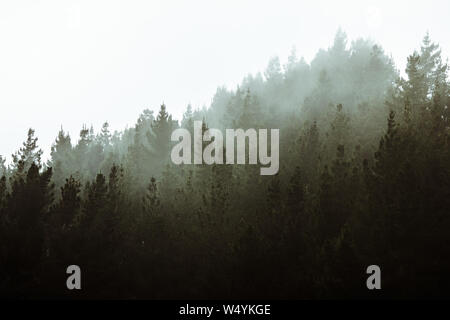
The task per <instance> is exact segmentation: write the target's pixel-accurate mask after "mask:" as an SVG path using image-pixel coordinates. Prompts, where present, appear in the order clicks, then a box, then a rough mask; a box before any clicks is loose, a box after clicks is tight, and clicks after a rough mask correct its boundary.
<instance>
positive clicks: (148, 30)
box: [0, 0, 450, 160]
mask: <svg viewBox="0 0 450 320" xmlns="http://www.w3.org/2000/svg"><path fill="white" fill-rule="evenodd" d="M449 12H450V1H448V0H443V1H437V0H436V1H433V0H427V1H424V0H421V1H411V0H410V1H398V0H396V1H392V0H389V1H385V0H377V1H361V0H356V1H320V0H314V1H281V0H277V1H262V0H256V1H250V0H226V1H219V0H209V1H208V0H205V1H200V0H189V1H169V0H162V1H156V0H148V1H139V0H125V1H119V0H107V1H106V0H105V1H99V0H89V1H75V0H74V1H69V0H55V1H49V0H42V1H39V0H29V1H25V0H0V112H1V113H0V137H1V140H0V154H2V155H4V156H5V155H6V156H7V157H8V160H9V159H10V155H11V153H13V152H14V151H15V150H17V149H18V148H19V146H20V144H21V142H22V141H23V140H24V139H25V137H26V131H27V128H29V127H33V128H34V129H36V133H37V135H38V137H39V144H40V146H41V147H42V148H43V149H44V150H45V152H46V155H47V156H48V152H49V147H50V144H51V143H52V142H53V140H54V139H55V137H56V135H57V132H58V130H59V128H60V126H61V125H63V127H64V129H65V130H69V132H70V133H71V136H72V140H73V141H74V142H75V141H76V140H77V138H78V133H79V130H80V128H81V126H82V124H83V123H86V124H87V125H91V124H92V125H94V128H95V129H96V131H97V129H99V128H100V125H101V124H102V123H103V122H104V121H106V120H107V121H109V122H110V124H111V126H112V129H114V130H116V129H117V130H121V129H123V128H125V126H126V125H128V126H133V125H134V123H135V121H136V119H137V117H138V115H139V113H140V112H141V111H142V110H143V109H144V108H150V109H153V110H158V109H159V106H160V104H161V103H162V102H163V101H164V102H165V103H166V105H167V107H168V109H169V111H170V112H171V113H172V114H173V115H174V116H175V117H176V118H179V117H180V116H181V114H182V112H183V111H184V110H185V108H186V106H187V104H188V103H189V102H190V103H192V105H193V106H194V107H201V106H202V105H204V104H206V105H209V103H210V101H211V98H212V97H213V95H214V93H215V91H216V88H217V87H218V86H221V85H226V86H227V87H228V88H234V87H235V86H236V85H237V84H238V83H239V82H240V81H241V80H242V78H243V77H244V76H245V75H247V74H248V73H256V72H258V71H263V70H264V69H265V67H266V65H267V63H268V61H269V59H270V58H271V57H273V56H275V55H278V56H279V57H280V59H281V61H282V63H285V61H286V59H287V56H288V54H289V52H290V50H291V48H292V46H296V47H297V54H298V55H299V56H304V57H305V58H306V60H307V61H308V62H309V61H310V60H311V59H312V58H313V57H314V54H315V53H316V52H317V50H318V49H319V48H327V47H329V46H330V45H331V43H332V41H333V38H334V34H335V32H336V30H337V29H338V27H339V26H341V27H342V29H343V30H344V31H345V32H347V35H348V37H349V40H354V39H356V38H358V37H370V38H372V39H373V40H375V41H376V42H378V43H380V44H381V45H382V46H383V47H384V48H385V50H386V51H387V52H388V53H390V54H392V56H393V57H394V60H395V61H396V63H397V66H398V67H399V68H400V69H402V70H403V69H404V65H405V63H404V62H405V61H406V56H407V55H408V54H410V53H412V51H413V50H414V48H418V47H419V45H420V41H421V39H422V38H423V36H424V34H425V32H426V31H427V30H429V32H430V35H431V37H432V39H433V40H434V41H437V42H439V43H440V45H441V47H442V49H443V53H444V57H448V53H449V51H450V36H449V30H450V28H449V26H450V20H449V19H448V14H449Z"/></svg>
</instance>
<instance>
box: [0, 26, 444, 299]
mask: <svg viewBox="0 0 450 320" xmlns="http://www.w3.org/2000/svg"><path fill="white" fill-rule="evenodd" d="M405 72H406V77H401V76H400V73H399V71H398V70H396V67H395V65H394V63H393V61H392V59H391V58H390V57H389V56H387V55H386V54H385V52H384V51H383V49H382V48H381V47H380V46H379V45H376V44H374V43H372V42H371V41H368V40H365V39H358V40H356V41H353V42H352V43H351V44H348V43H347V37H346V35H345V33H344V32H343V31H341V30H339V31H338V32H337V34H336V36H335V40H334V43H333V44H332V45H331V46H330V47H329V48H328V49H326V50H320V51H319V52H318V53H317V55H316V56H315V58H314V59H313V60H312V61H311V63H309V64H308V63H307V62H306V61H305V60H304V59H303V58H298V57H297V55H296V51H295V50H293V51H292V54H291V55H290V57H289V59H288V61H287V63H286V64H285V65H283V66H281V63H280V61H279V59H278V58H273V59H272V60H271V61H270V62H269V65H268V67H267V69H266V70H265V72H264V74H256V75H250V76H248V77H246V78H245V79H244V80H243V81H242V83H241V84H240V85H239V86H238V87H237V88H236V89H235V90H227V89H225V88H218V89H217V92H216V94H215V96H214V98H213V101H212V103H211V105H210V106H209V107H208V108H202V109H194V108H192V106H188V107H187V109H186V112H185V113H184V115H183V118H182V119H180V120H179V121H177V120H174V119H173V118H172V116H171V115H170V113H169V109H167V108H166V106H165V105H164V104H163V105H161V107H160V110H159V112H158V113H157V114H155V113H154V112H153V111H151V110H148V109H146V110H144V111H143V112H142V114H140V115H139V117H138V119H137V122H136V124H135V125H134V126H133V127H132V128H128V129H125V130H123V131H122V132H114V133H112V132H111V131H110V129H109V125H108V123H107V122H105V124H104V125H103V127H102V128H101V130H100V131H99V132H95V131H94V129H93V128H88V127H85V126H83V128H82V130H81V131H80V135H79V137H78V139H77V140H76V141H75V140H74V139H73V138H72V137H70V136H69V134H68V133H66V132H65V131H64V130H63V128H61V130H60V132H59V133H58V135H57V137H56V140H55V142H54V144H53V145H52V147H51V154H50V158H49V159H48V161H43V159H42V151H41V150H40V149H39V146H38V144H37V138H36V135H35V132H34V131H33V130H32V129H30V130H29V131H28V135H27V139H26V141H25V142H24V143H23V146H22V147H21V148H20V149H19V150H18V151H17V153H15V154H14V155H13V160H12V163H11V164H9V165H7V164H6V163H5V160H4V159H3V158H0V177H1V179H0V294H1V295H5V296H11V295H14V296H18V297H33V296H38V295H39V296H42V295H44V296H48V297H54V296H57V297H65V296H68V297H75V296H77V295H78V296H82V297H96V298H99V297H112V298H227V297H228V298H230V297H232V298H240V297H244V298H323V297H332V298H337V297H363V296H368V295H369V293H368V291H367V289H366V287H365V277H366V274H365V269H366V267H367V266H369V265H372V264H378V265H380V266H381V267H382V270H384V271H383V289H384V290H383V295H385V296H388V297H418V296H429V295H431V296H433V295H435V296H443V295H444V296H448V293H447V292H448V290H447V288H448V285H449V284H450V283H449V280H448V276H446V272H448V270H450V246H449V243H450V235H449V232H448V230H449V227H450V220H449V213H450V148H449V143H450V140H449V137H450V123H449V113H450V111H449V107H448V106H449V105H450V91H449V81H448V79H447V75H448V65H447V64H446V63H445V61H443V59H442V57H441V53H440V49H439V46H438V45H437V44H435V43H433V42H432V41H431V39H430V37H429V36H428V34H427V35H426V36H425V37H424V39H423V42H422V44H421V46H420V49H419V50H417V51H415V52H413V53H412V54H411V55H410V56H409V57H408V58H407V68H406V70H405ZM173 94H176V91H174V92H173ZM169 108H170V106H169ZM196 120H200V121H202V122H203V126H204V129H205V130H206V128H219V129H221V130H224V129H226V128H244V129H247V128H256V129H258V128H277V129H280V169H279V172H278V174H277V175H275V176H260V174H259V166H250V165H205V164H202V165H174V164H173V163H172V162H171V161H170V150H171V148H172V146H173V142H171V139H170V136H171V133H172V132H173V130H175V129H176V128H179V127H182V128H186V129H187V130H189V131H190V132H192V130H193V123H194V121H196ZM70 264H77V265H80V267H81V268H82V270H85V271H84V272H85V273H84V275H85V276H84V277H85V278H84V283H85V284H84V290H83V291H82V292H81V293H78V294H74V293H73V292H69V291H67V290H66V288H65V276H66V275H65V267H67V266H68V265H70ZM419 275H420V276H419Z"/></svg>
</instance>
